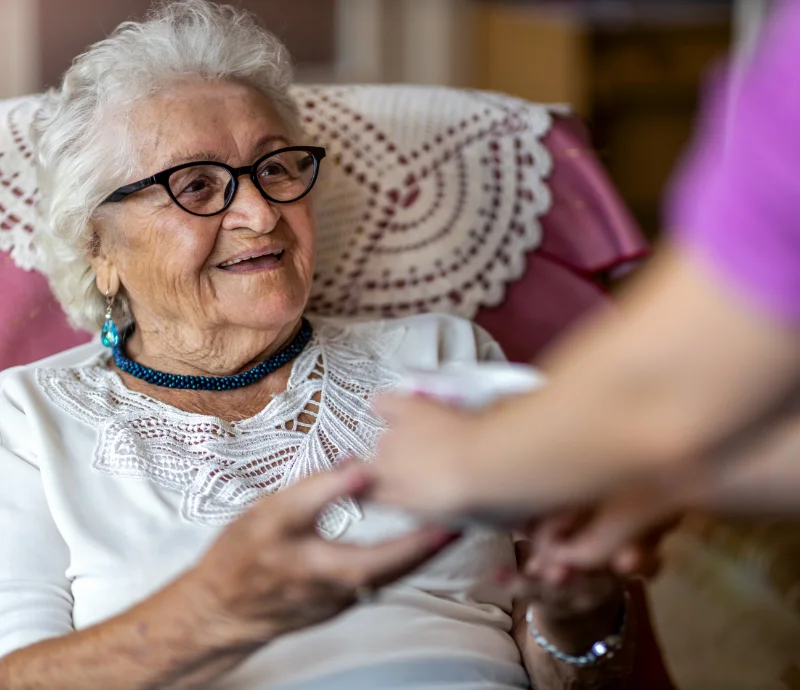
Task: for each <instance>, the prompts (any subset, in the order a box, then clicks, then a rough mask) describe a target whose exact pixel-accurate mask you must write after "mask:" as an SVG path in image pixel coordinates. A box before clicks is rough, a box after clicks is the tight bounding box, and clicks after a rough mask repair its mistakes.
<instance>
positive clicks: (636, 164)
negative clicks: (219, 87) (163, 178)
mask: <svg viewBox="0 0 800 690" xmlns="http://www.w3.org/2000/svg"><path fill="white" fill-rule="evenodd" d="M230 1H231V2H232V4H237V5H240V6H243V7H246V8H248V9H250V10H252V11H254V12H255V13H257V14H258V15H259V17H260V18H261V20H262V21H263V23H264V24H265V25H266V26H267V27H269V28H270V29H271V30H273V31H274V32H275V33H277V34H278V35H279V36H280V37H281V38H282V39H283V40H284V41H285V42H286V43H287V45H288V46H289V48H290V50H291V51H292V53H293V55H294V57H295V59H296V62H297V68H298V69H297V73H298V80H299V81H304V82H333V81H338V82H406V83H422V84H443V85H451V86H468V87H477V88H483V89H494V90H499V91H505V92H507V93H511V94H514V95H518V96H522V97H524V98H528V99H531V100H535V101H556V102H566V103H570V104H571V105H572V106H573V107H574V108H575V109H576V110H577V111H578V112H579V113H580V114H581V115H583V116H584V117H585V118H586V121H587V123H588V125H589V127H590V129H591V132H592V136H593V140H594V143H595V145H596V146H597V148H598V151H599V153H600V156H601V158H602V160H603V161H604V163H605V164H606V166H607V167H608V169H609V171H610V173H611V175H612V178H613V179H614V181H615V182H616V183H617V185H618V186H619V188H620V190H621V192H622V194H623V196H624V197H625V199H626V200H627V201H628V203H629V204H630V206H631V208H632V210H633V211H634V213H635V215H636V216H637V218H638V219H639V221H640V223H641V224H642V226H643V228H644V229H645V231H646V232H647V233H648V234H650V235H651V236H653V235H655V234H656V232H657V230H658V229H659V198H660V196H661V193H662V190H663V187H664V184H665V182H666V180H667V179H668V176H669V172H670V170H671V169H672V168H673V167H674V165H675V163H676V160H677V157H678V155H679V152H680V151H681V150H682V148H683V147H684V145H685V143H686V141H687V138H688V137H689V133H690V130H691V123H692V119H693V116H694V114H695V111H696V108H697V95H698V91H699V88H700V85H701V82H702V80H703V78H704V75H706V74H707V72H708V70H709V68H710V67H711V66H712V65H713V64H714V62H715V61H716V60H718V58H719V57H720V56H721V55H723V54H724V53H726V52H727V51H728V50H729V49H730V48H731V46H732V45H735V46H736V47H737V48H738V49H740V50H742V51H745V50H746V49H747V46H748V45H751V44H752V40H753V36H754V35H755V34H756V32H757V28H758V26H759V25H760V22H761V19H762V17H763V14H764V12H765V8H766V7H767V6H768V4H769V2H768V0H738V2H734V1H726V0H694V1H689V0H638V1H637V0H583V1H579V0H549V1H548V0H230ZM150 4H151V0H0V17H2V21H0V97H8V96H13V95H18V94H22V93H25V92H30V91H37V90H41V89H43V88H45V87H47V86H52V85H55V84H57V83H58V81H59V78H60V75H61V73H62V72H63V71H64V70H65V69H66V68H67V67H68V66H69V64H70V61H71V60H72V58H73V57H74V56H75V55H76V54H78V53H79V52H81V51H82V50H83V49H84V48H85V47H86V46H87V45H89V44H90V43H92V42H94V41H96V40H98V39H100V38H102V37H103V36H104V35H105V34H107V33H108V32H109V31H110V30H111V29H113V27H114V26H116V25H117V24H118V23H119V22H120V21H122V20H124V19H127V18H133V17H140V16H142V14H143V13H144V12H146V10H147V8H148V7H149V6H150Z"/></svg>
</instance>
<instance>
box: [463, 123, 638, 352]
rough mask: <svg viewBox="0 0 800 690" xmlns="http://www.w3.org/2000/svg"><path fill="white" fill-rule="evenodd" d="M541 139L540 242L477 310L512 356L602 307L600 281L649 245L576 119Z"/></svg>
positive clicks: (629, 264) (531, 348) (547, 340)
mask: <svg viewBox="0 0 800 690" xmlns="http://www.w3.org/2000/svg"><path fill="white" fill-rule="evenodd" d="M544 143H545V145H546V146H547V147H548V149H549V150H550V152H551V154H552V155H553V162H554V167H553V173H552V175H551V177H550V180H549V182H550V191H551V193H552V195H553V205H552V208H551V210H550V212H549V213H547V214H546V215H545V216H544V217H543V218H542V230H543V233H544V237H543V240H542V244H541V245H540V247H539V248H538V249H537V250H536V251H534V252H531V253H529V254H528V257H527V267H526V270H525V273H524V275H523V276H522V278H520V279H519V280H518V281H516V282H514V283H511V284H510V285H508V286H507V288H506V295H505V300H504V301H503V303H502V304H501V305H500V306H498V307H493V308H487V307H483V308H481V309H480V310H479V311H478V313H477V315H476V316H475V320H476V321H477V322H478V323H479V324H480V325H481V326H483V327H484V328H485V329H486V330H487V331H489V332H490V333H491V334H492V335H493V336H494V337H495V338H497V340H498V342H500V344H501V345H502V346H503V348H504V349H505V351H506V354H507V355H508V357H509V359H511V360H513V361H516V362H527V361H531V360H532V359H535V358H536V357H537V355H538V354H539V353H540V352H541V350H542V349H543V348H544V347H545V346H546V345H548V344H549V343H550V342H551V341H552V340H553V339H554V338H556V337H557V336H558V335H560V334H562V333H563V332H564V331H565V330H566V329H567V328H568V327H569V326H570V325H571V324H573V323H574V322H575V321H576V320H578V319H579V318H580V317H582V316H585V315H586V314H588V313H589V312H591V311H592V310H594V309H597V308H600V307H602V306H607V305H608V304H609V300H608V297H607V295H606V294H605V292H604V291H603V290H602V289H601V288H600V281H602V282H603V283H605V282H606V280H607V279H609V278H613V277H615V276H616V275H619V274H621V273H622V272H623V271H624V270H629V269H630V268H632V267H633V266H634V265H636V264H637V263H638V261H639V260H640V259H641V258H642V257H644V256H646V254H647V251H648V248H647V243H646V242H645V240H644V238H643V236H642V235H641V233H640V232H639V229H638V227H637V225H636V222H635V221H634V219H633V217H632V216H631V214H630V212H629V211H628V210H627V208H626V207H625V205H624V203H623V202H622V200H621V199H620V197H619V195H618V194H617V192H616V190H615V189H614V187H613V185H612V184H611V182H610V180H609V179H608V176H607V174H606V173H605V171H604V170H603V168H602V166H601V165H600V163H599V161H598V160H597V157H596V156H595V155H594V153H593V152H592V151H591V149H590V148H589V147H588V143H587V138H586V134H585V131H584V130H583V128H582V126H581V124H580V122H579V121H578V120H577V119H575V118H559V119H557V120H556V122H555V124H554V125H553V128H552V129H551V130H550V132H549V133H548V134H547V135H546V136H545V137H544Z"/></svg>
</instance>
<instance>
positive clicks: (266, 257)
mask: <svg viewBox="0 0 800 690" xmlns="http://www.w3.org/2000/svg"><path fill="white" fill-rule="evenodd" d="M283 255H284V250H281V251H279V252H272V253H269V254H257V255H254V256H248V257H243V258H241V259H232V260H231V261H226V262H224V263H221V264H219V265H218V266H217V268H219V269H222V270H223V271H228V272H230V273H249V272H251V271H263V270H266V269H270V268H277V267H278V266H279V265H280V263H281V259H282V258H283Z"/></svg>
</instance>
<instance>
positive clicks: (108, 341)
mask: <svg viewBox="0 0 800 690" xmlns="http://www.w3.org/2000/svg"><path fill="white" fill-rule="evenodd" d="M113 309H114V295H109V294H108V290H106V321H105V323H104V324H103V330H102V331H101V332H100V342H101V343H103V345H105V346H106V347H112V348H113V347H116V346H117V345H119V332H118V331H117V324H115V323H114V319H113V317H112V313H111V312H112V310H113Z"/></svg>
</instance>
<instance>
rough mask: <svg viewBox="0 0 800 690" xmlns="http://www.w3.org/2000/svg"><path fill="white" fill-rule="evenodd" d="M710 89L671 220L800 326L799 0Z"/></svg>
mask: <svg viewBox="0 0 800 690" xmlns="http://www.w3.org/2000/svg"><path fill="white" fill-rule="evenodd" d="M709 96H710V98H709V107H708V108H707V109H706V111H705V113H704V115H703V117H702V119H701V122H700V124H699V128H698V132H697V138H696V141H695V144H694V147H693V150H692V152H691V153H690V156H689V159H688V161H687V165H686V166H685V168H684V170H683V171H682V174H681V175H680V176H679V177H678V179H677V181H676V184H675V185H674V188H673V190H672V195H671V197H670V199H669V204H668V209H669V211H668V215H667V222H668V223H669V226H668V227H670V228H671V229H672V230H674V232H675V233H676V237H677V239H678V242H679V244H681V245H683V246H685V247H688V248H689V250H690V251H691V252H692V253H693V254H694V255H698V256H700V257H701V259H702V260H704V261H705V262H706V263H707V264H709V265H710V266H711V267H712V269H713V270H714V271H715V272H716V273H717V274H718V275H719V276H720V277H721V278H722V279H723V280H724V281H725V282H727V283H728V284H729V285H730V286H731V287H732V288H733V289H734V290H735V291H738V292H739V293H740V294H741V295H742V296H743V297H744V298H745V299H747V300H748V301H750V302H751V303H753V304H755V305H756V306H757V307H758V308H760V309H761V310H763V311H766V312H768V313H769V314H771V315H772V316H773V317H775V318H777V319H779V320H781V321H782V322H784V323H787V324H788V325H791V326H795V325H800V0H786V1H785V2H784V3H783V6H782V7H780V8H779V9H778V10H777V11H776V14H775V16H774V17H773V21H771V23H770V25H769V26H768V27H767V29H766V30H765V34H764V36H763V40H762V43H761V46H760V48H759V50H758V51H757V52H756V53H755V55H754V56H753V57H752V58H751V60H750V61H749V62H748V64H747V65H746V66H743V67H742V66H740V67H738V68H735V69H731V70H730V71H729V74H728V75H727V78H726V79H725V80H724V82H719V80H718V81H717V83H716V84H715V85H714V86H713V88H712V90H711V93H710V94H709Z"/></svg>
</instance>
